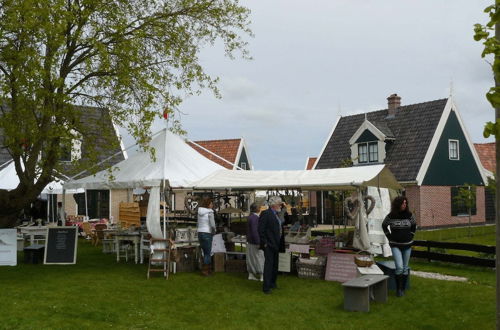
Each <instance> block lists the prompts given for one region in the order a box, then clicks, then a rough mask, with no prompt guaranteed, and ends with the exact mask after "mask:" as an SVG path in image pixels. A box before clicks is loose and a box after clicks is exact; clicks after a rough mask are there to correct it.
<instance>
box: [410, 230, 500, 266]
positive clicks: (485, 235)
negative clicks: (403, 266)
mask: <svg viewBox="0 0 500 330" xmlns="http://www.w3.org/2000/svg"><path fill="white" fill-rule="evenodd" d="M495 228H496V227H495V226H492V225H488V226H475V227H471V228H469V227H459V228H448V229H437V230H427V231H426V230H421V231H417V232H416V234H415V239H417V240H428V241H439V242H460V243H470V244H480V245H495V244H496V236H495ZM415 248H416V249H419V250H426V249H427V248H425V247H415ZM431 251H435V252H439V253H449V254H457V255H465V256H472V257H481V258H488V257H490V258H493V257H494V255H487V254H484V253H479V252H473V251H465V250H452V249H431Z"/></svg>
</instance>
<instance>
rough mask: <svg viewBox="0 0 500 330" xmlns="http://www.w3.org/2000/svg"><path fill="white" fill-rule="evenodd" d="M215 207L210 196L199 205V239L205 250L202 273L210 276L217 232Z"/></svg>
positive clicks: (202, 248)
mask: <svg viewBox="0 0 500 330" xmlns="http://www.w3.org/2000/svg"><path fill="white" fill-rule="evenodd" d="M213 207H214V205H213V203H212V200H211V199H210V198H203V200H202V201H201V204H200V207H198V241H199V242H200V246H201V250H202V251H203V265H202V267H201V274H202V275H203V276H208V275H210V273H211V269H210V268H211V264H212V237H213V234H214V233H215V219H214V210H213V209H212V208H213Z"/></svg>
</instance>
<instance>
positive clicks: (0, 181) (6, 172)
mask: <svg viewBox="0 0 500 330" xmlns="http://www.w3.org/2000/svg"><path fill="white" fill-rule="evenodd" d="M63 183H64V181H62V180H60V179H56V180H54V181H52V182H50V183H49V184H48V185H47V186H45V188H44V189H43V190H42V193H43V194H62V190H63V189H62V188H63V186H62V185H63ZM18 185H19V177H18V176H17V172H16V167H15V165H14V162H13V161H10V163H9V164H8V165H7V166H5V167H4V168H3V169H2V170H0V189H5V190H14V189H16V187H17V186H18ZM83 191H84V190H83V189H72V190H69V191H66V193H68V194H75V193H78V192H83Z"/></svg>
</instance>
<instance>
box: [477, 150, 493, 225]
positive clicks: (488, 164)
mask: <svg viewBox="0 0 500 330" xmlns="http://www.w3.org/2000/svg"><path fill="white" fill-rule="evenodd" d="M474 147H475V148H476V151H477V154H478V155H479V159H481V164H483V167H484V168H485V169H486V170H488V171H490V172H491V176H493V175H494V174H495V172H496V166H497V161H496V143H495V142H490V143H474ZM484 202H485V207H486V221H487V222H495V194H494V193H493V192H492V191H490V190H489V189H486V190H485V194H484Z"/></svg>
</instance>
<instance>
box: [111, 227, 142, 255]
mask: <svg viewBox="0 0 500 330" xmlns="http://www.w3.org/2000/svg"><path fill="white" fill-rule="evenodd" d="M114 237H115V246H116V261H117V262H118V261H120V245H121V244H122V242H124V241H131V242H132V244H134V259H135V263H137V262H138V259H139V245H140V244H141V233H139V232H134V233H127V232H121V233H116V234H115V235H114Z"/></svg>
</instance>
